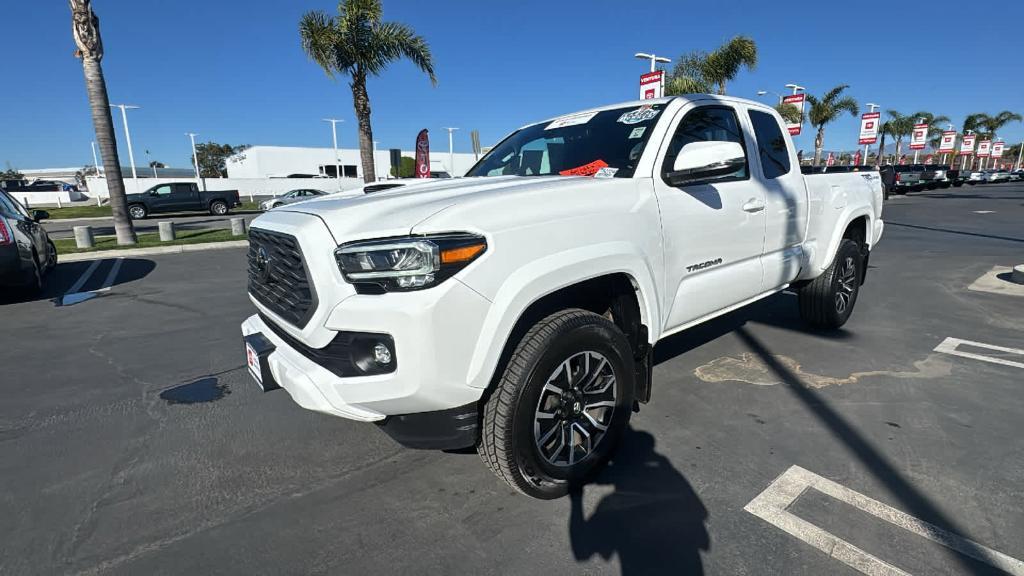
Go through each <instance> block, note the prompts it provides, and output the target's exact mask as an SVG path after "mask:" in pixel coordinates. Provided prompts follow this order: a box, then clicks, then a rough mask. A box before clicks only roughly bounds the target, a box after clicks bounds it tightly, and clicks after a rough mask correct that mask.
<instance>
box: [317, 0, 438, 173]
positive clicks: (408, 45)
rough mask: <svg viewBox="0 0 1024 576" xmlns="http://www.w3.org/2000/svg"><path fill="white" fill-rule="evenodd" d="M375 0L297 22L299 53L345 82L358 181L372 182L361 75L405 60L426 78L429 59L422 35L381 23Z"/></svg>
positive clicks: (347, 1)
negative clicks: (355, 127)
mask: <svg viewBox="0 0 1024 576" xmlns="http://www.w3.org/2000/svg"><path fill="white" fill-rule="evenodd" d="M381 16H382V8H381V3H380V0H341V2H339V3H338V16H337V18H334V17H331V16H328V15H327V14H326V13H324V12H321V11H313V12H307V13H306V14H305V15H304V16H303V17H302V20H300V21H299V36H300V38H301V39H302V49H303V50H305V52H306V54H308V55H309V57H310V59H312V60H313V61H314V62H316V63H317V64H319V65H320V67H321V68H323V69H324V72H326V73H327V76H328V77H330V78H334V76H335V74H341V75H343V76H348V77H349V78H350V82H349V86H350V87H351V88H352V105H353V107H354V108H355V112H356V120H357V121H358V122H359V155H360V158H361V159H362V164H363V180H364V181H366V182H373V181H375V180H376V179H377V175H376V173H375V171H374V162H373V128H372V127H371V125H370V96H369V94H367V92H366V78H367V76H377V75H379V74H380V73H381V72H383V71H384V69H385V68H387V65H388V64H390V63H392V62H394V61H396V60H398V59H400V58H405V59H407V60H409V61H410V62H412V63H413V64H414V65H415V66H416V67H417V68H419V69H420V70H422V71H423V72H424V73H426V74H427V76H429V77H430V82H431V83H432V84H433V85H435V86H436V85H437V78H436V77H435V76H434V59H433V56H431V54H430V46H428V45H427V41H426V40H424V39H423V37H422V36H420V35H418V34H416V32H415V31H414V30H413V29H412V28H410V27H409V26H407V25H405V24H402V23H400V22H383V21H381Z"/></svg>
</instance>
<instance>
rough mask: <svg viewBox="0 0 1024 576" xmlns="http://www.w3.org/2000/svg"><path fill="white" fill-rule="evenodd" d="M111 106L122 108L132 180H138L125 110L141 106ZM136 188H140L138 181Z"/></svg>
mask: <svg viewBox="0 0 1024 576" xmlns="http://www.w3.org/2000/svg"><path fill="white" fill-rule="evenodd" d="M110 107H111V108H120V109H121V121H122V122H124V139H125V142H126V143H127V144H128V161H129V162H131V164H132V180H137V179H138V177H139V175H138V174H136V173H135V155H134V154H132V133H131V132H129V131H128V113H127V112H125V110H138V109H139V108H140V107H139V106H132V105H131V104H111V105H110ZM133 184H135V187H136V190H137V189H138V186H139V184H138V182H137V181H136V182H133Z"/></svg>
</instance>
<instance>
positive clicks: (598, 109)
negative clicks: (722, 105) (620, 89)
mask: <svg viewBox="0 0 1024 576" xmlns="http://www.w3.org/2000/svg"><path fill="white" fill-rule="evenodd" d="M673 100H691V101H697V100H719V101H722V102H729V103H733V104H740V103H742V104H745V105H747V106H756V107H758V108H763V109H765V110H774V109H773V108H772V107H771V106H768V105H766V104H764V103H763V102H758V101H756V100H750V99H748V98H736V97H735V96H721V95H718V94H680V95H678V96H664V97H662V98H651V99H648V100H626V101H623V102H616V103H615V104H606V105H604V106H597V107H594V108H586V109H583V110H572V111H569V112H566V113H565V114H559V115H558V116H552V117H550V118H547V119H545V120H539V121H536V122H530V123H529V124H523V125H522V126H520V127H519V128H517V130H522V129H523V128H526V127H527V126H533V125H535V124H544V123H546V122H551V121H552V120H555V119H557V118H562V117H564V116H569V115H572V114H587V113H590V112H604V111H605V110H614V109H616V108H629V107H631V106H650V105H652V104H668V103H670V102H672V101H673Z"/></svg>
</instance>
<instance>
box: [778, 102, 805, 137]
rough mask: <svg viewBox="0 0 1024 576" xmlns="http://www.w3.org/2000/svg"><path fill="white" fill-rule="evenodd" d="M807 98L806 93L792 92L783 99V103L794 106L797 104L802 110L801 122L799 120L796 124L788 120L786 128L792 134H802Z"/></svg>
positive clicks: (798, 108)
mask: <svg viewBox="0 0 1024 576" xmlns="http://www.w3.org/2000/svg"><path fill="white" fill-rule="evenodd" d="M805 99H806V95H805V94H791V95H789V96H786V97H784V98H783V99H782V103H783V104H790V105H792V106H796V109H797V110H799V111H800V122H797V123H796V124H792V123H790V122H786V128H787V129H789V135H790V136H798V135H799V134H800V128H801V127H803V118H804V100H805Z"/></svg>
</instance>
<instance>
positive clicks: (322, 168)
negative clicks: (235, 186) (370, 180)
mask: <svg viewBox="0 0 1024 576" xmlns="http://www.w3.org/2000/svg"><path fill="white" fill-rule="evenodd" d="M402 156H408V157H409V158H415V157H416V154H415V152H413V151H411V150H402ZM338 157H339V160H340V164H341V172H342V176H344V177H347V178H362V177H363V167H362V164H361V162H360V159H359V150H358V149H351V148H339V149H338ZM374 160H376V167H377V168H376V172H377V177H378V178H386V177H387V176H388V175H389V173H390V170H391V153H390V151H389V150H387V149H378V150H377V153H376V154H375V157H374ZM454 161H455V166H451V165H450V161H449V157H448V150H447V149H445V150H443V151H442V150H438V149H433V150H431V151H430V169H431V171H435V172H447V173H449V174H451V175H452V176H462V175H463V174H465V173H466V172H467V171H468V170H469V169H470V168H471V167H472V166H473V164H475V163H476V158H474V156H473V154H467V153H461V152H456V153H455V154H454ZM227 167H228V178H284V177H287V176H294V175H298V174H304V175H308V176H329V177H332V178H333V177H334V176H335V174H336V170H335V158H334V149H333V148H300V147H295V146H251V147H249V148H246V149H245V150H244V151H242V152H240V153H238V154H235V155H234V156H231V157H230V158H228V161H227Z"/></svg>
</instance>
